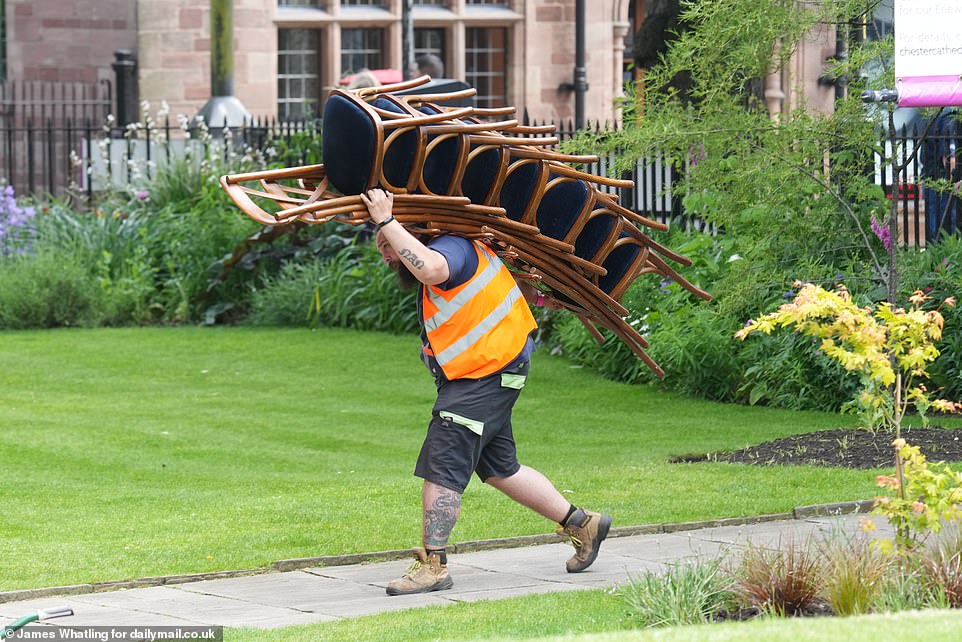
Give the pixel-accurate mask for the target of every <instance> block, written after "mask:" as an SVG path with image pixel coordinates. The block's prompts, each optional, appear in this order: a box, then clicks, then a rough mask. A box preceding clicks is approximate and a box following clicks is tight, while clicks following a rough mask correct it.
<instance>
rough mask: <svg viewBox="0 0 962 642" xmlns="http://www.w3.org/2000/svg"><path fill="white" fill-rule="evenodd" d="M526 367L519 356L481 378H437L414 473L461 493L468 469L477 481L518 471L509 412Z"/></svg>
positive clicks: (520, 387)
mask: <svg viewBox="0 0 962 642" xmlns="http://www.w3.org/2000/svg"><path fill="white" fill-rule="evenodd" d="M529 365H530V364H529V363H528V361H527V359H524V358H519V359H518V360H516V361H515V362H513V363H511V364H509V365H508V366H507V367H506V368H505V369H504V370H502V371H501V372H499V373H497V374H493V375H490V376H487V377H483V378H481V379H455V380H453V381H449V380H447V379H444V378H441V379H438V381H437V386H438V400H437V401H436V402H435V404H434V410H433V411H432V417H431V423H430V424H428V434H427V436H426V437H425V438H424V444H423V445H422V446H421V454H420V455H419V456H418V462H417V465H416V466H415V468H414V474H415V475H417V476H418V477H421V478H422V479H426V480H427V481H430V482H433V483H435V484H438V485H439V486H444V487H445V488H449V489H451V490H454V491H457V492H459V493H463V492H464V489H465V488H467V486H468V482H469V481H470V480H471V473H472V472H476V473H477V474H478V477H480V478H481V481H485V480H487V479H488V478H489V477H510V476H511V475H513V474H515V473H516V472H518V470H519V469H520V468H521V465H520V464H519V463H518V456H517V453H516V452H515V446H514V435H513V434H512V432H511V410H512V408H514V402H515V401H517V400H518V396H519V395H520V394H521V389H522V388H523V387H524V384H525V380H526V379H527V376H528V367H529Z"/></svg>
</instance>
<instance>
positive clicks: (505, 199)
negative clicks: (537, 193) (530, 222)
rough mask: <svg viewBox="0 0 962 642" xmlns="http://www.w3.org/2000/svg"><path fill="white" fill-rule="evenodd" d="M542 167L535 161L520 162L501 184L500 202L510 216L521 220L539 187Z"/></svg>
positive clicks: (513, 219) (515, 219)
mask: <svg viewBox="0 0 962 642" xmlns="http://www.w3.org/2000/svg"><path fill="white" fill-rule="evenodd" d="M540 173H541V167H540V165H539V164H538V162H537V161H535V162H523V161H522V162H519V164H518V165H517V166H516V167H515V168H514V170H513V171H512V172H511V173H510V174H508V176H507V178H505V179H504V184H503V185H502V186H501V194H500V202H501V207H503V208H504V210H505V213H506V214H507V216H508V218H510V219H511V220H512V221H520V220H521V218H522V217H523V216H524V212H525V210H527V209H528V205H529V204H530V202H531V197H532V196H533V195H534V190H535V187H537V183H538V176H539V174H540Z"/></svg>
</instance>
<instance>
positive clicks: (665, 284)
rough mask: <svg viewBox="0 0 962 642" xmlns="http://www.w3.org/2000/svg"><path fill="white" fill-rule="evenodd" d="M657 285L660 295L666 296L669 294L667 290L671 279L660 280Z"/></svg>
mask: <svg viewBox="0 0 962 642" xmlns="http://www.w3.org/2000/svg"><path fill="white" fill-rule="evenodd" d="M658 285H659V288H658V291H659V292H661V293H662V294H668V293H669V292H671V290H670V289H668V286H669V285H671V279H662V281H661V283H659V284H658Z"/></svg>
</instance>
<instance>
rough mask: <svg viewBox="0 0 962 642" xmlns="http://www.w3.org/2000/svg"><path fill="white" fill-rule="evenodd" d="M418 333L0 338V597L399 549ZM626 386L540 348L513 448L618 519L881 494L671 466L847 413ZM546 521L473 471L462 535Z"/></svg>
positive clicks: (791, 470) (824, 477)
mask: <svg viewBox="0 0 962 642" xmlns="http://www.w3.org/2000/svg"><path fill="white" fill-rule="evenodd" d="M416 343H417V342H416V339H415V338H413V337H396V336H390V335H382V334H365V333H359V332H352V331H335V330H323V331H315V332H311V331H308V330H296V329H277V330H273V329H267V330H265V329H253V328H213V329H211V328H143V329H139V328H131V329H107V330H61V331H40V332H0V426H2V429H0V467H2V473H3V476H2V479H3V483H2V485H0V505H2V506H3V509H4V510H3V514H2V517H0V568H2V569H3V571H2V573H0V590H11V589H17V588H29V587H40V586H51V585H60V584H70V583H77V582H87V581H98V580H110V579H126V578H133V577H140V576H151V575H163V574H174V573H189V572H200V571H210V570H220V569H238V568H252V567H259V566H263V565H266V564H268V563H270V562H272V561H275V560H279V559H287V558H294V557H310V556H317V555H329V554H339V553H349V552H360V551H374V550H384V549H395V548H405V547H408V546H412V545H415V544H416V543H417V542H418V539H419V532H420V528H419V514H420V513H419V509H418V501H419V481H418V480H417V479H416V478H414V477H413V476H412V474H411V470H412V468H413V465H414V460H415V457H416V455H417V451H418V448H419V446H420V441H421V438H422V436H423V431H424V426H425V424H426V421H427V418H428V413H429V411H430V407H431V403H432V402H433V384H432V382H431V380H430V378H429V377H428V375H427V374H426V372H424V371H423V367H422V366H421V365H420V363H419V361H418V359H417V354H416V349H417V348H416ZM850 421H851V419H850V418H839V417H836V416H833V415H828V414H821V413H814V412H809V413H798V412H787V411H778V410H770V409H765V408H749V407H741V406H726V405H722V404H714V403H708V402H703V401H695V400H690V399H685V398H681V397H678V396H675V395H671V394H664V393H659V392H657V391H654V390H652V389H649V388H647V387H642V386H627V385H622V384H617V383H612V382H610V381H606V380H603V379H601V378H600V377H598V376H596V375H594V374H592V373H591V372H589V371H587V370H584V369H580V368H574V367H571V365H570V364H569V363H568V362H567V361H565V360H564V359H561V358H556V357H551V356H550V355H548V354H546V353H541V354H538V355H537V356H536V357H535V360H534V364H533V370H532V377H531V380H530V383H529V385H528V388H527V390H526V391H525V393H524V395H522V397H521V401H520V402H519V404H518V406H517V408H516V412H515V421H514V425H515V432H516V436H517V438H518V441H519V453H520V456H521V459H522V461H524V462H526V463H528V464H530V465H532V466H534V467H536V468H539V469H540V470H542V471H543V472H545V473H546V474H547V475H548V476H549V477H551V478H552V479H553V480H554V481H555V483H556V484H557V485H558V486H559V488H561V489H563V490H564V491H565V493H566V494H567V495H568V496H569V497H570V498H571V500H572V501H573V502H575V503H577V504H584V505H587V506H589V507H592V508H595V509H598V510H605V511H608V512H611V513H612V514H613V515H614V516H615V524H616V526H627V525H633V524H644V523H654V522H677V521H688V520H697V519H704V518H714V517H730V516H745V515H752V514H759V513H770V512H778V511H786V510H790V509H791V508H792V507H794V506H796V505H801V504H814V503H821V502H833V501H843V500H853V499H862V498H866V497H871V496H872V494H873V491H874V486H873V483H872V482H873V479H874V473H873V472H871V471H851V470H825V469H819V468H811V467H772V468H765V467H750V466H741V465H733V464H705V463H702V464H685V465H671V464H667V463H666V462H665V459H666V457H667V456H668V455H670V454H679V453H692V452H704V451H708V450H717V449H725V448H738V447H742V446H745V445H749V444H752V443H757V442H759V441H763V440H766V439H770V438H773V437H778V436H783V435H788V434H792V433H796V432H800V431H811V430H818V429H824V428H829V427H833V426H837V425H838V424H839V423H841V422H846V423H848V422H850ZM551 529H552V525H551V524H548V523H546V522H545V521H544V520H543V519H542V518H540V517H538V516H536V515H534V514H531V513H529V512H527V511H526V510H525V509H523V508H521V507H518V506H516V505H514V504H512V503H511V502H509V501H508V500H506V499H505V498H503V497H502V496H500V495H499V494H498V493H497V492H496V491H494V490H493V489H490V488H487V487H485V486H484V485H482V484H480V483H477V482H475V483H473V484H472V485H471V487H469V489H468V492H467V494H466V496H465V499H464V505H463V512H462V519H461V520H460V522H459V523H458V526H457V528H456V529H455V533H454V538H453V539H454V540H455V541H464V540H474V539H482V538H490V537H504V536H511V535H525V534H533V533H544V532H548V531H550V530H551Z"/></svg>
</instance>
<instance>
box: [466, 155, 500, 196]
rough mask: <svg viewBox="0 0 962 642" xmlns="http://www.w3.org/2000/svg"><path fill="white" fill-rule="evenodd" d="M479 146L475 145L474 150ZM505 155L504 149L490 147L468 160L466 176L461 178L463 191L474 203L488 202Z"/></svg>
mask: <svg viewBox="0 0 962 642" xmlns="http://www.w3.org/2000/svg"><path fill="white" fill-rule="evenodd" d="M477 147H478V146H477V145H473V146H472V148H471V149H472V151H473V150H474V149H476V148H477ZM503 157H504V150H503V149H501V148H498V147H490V148H488V149H485V150H483V151H481V152H479V153H478V155H477V156H475V157H474V158H471V159H470V160H468V164H467V167H466V168H465V170H464V177H463V178H462V179H461V193H462V194H464V195H465V196H467V197H468V198H469V199H471V202H472V203H474V204H476V205H487V204H488V198H489V197H490V196H491V192H492V189H493V188H494V187H495V181H497V180H498V173H499V172H500V171H501V161H502V158H503Z"/></svg>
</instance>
